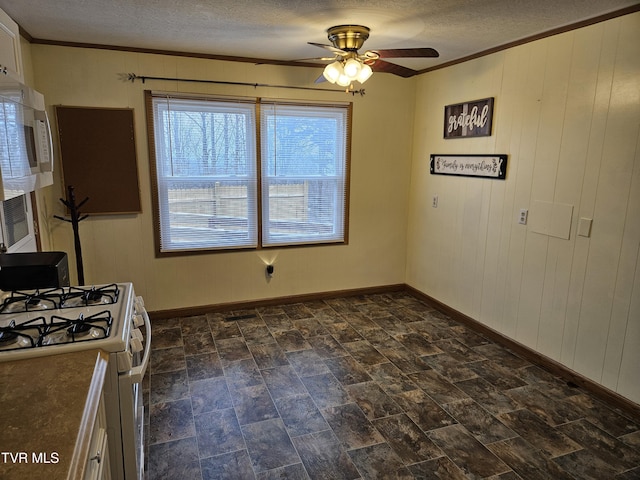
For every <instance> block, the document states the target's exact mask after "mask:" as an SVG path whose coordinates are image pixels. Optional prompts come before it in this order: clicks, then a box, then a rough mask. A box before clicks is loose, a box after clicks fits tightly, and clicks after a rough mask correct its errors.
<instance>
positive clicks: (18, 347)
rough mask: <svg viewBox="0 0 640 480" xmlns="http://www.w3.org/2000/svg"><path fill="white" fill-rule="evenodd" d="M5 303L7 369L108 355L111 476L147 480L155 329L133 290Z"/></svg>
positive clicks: (1, 356) (12, 298)
mask: <svg viewBox="0 0 640 480" xmlns="http://www.w3.org/2000/svg"><path fill="white" fill-rule="evenodd" d="M1 300H2V301H1V303H0V361H11V360H18V359H26V358H33V357H36V356H45V355H53V354H57V353H66V352H71V351H77V350H82V349H94V348H96V349H97V348H99V349H102V350H103V351H105V352H108V354H109V365H108V368H107V374H106V378H105V384H104V390H103V394H104V403H105V411H106V416H107V440H108V443H109V460H110V467H111V475H112V477H113V478H114V479H116V480H125V479H126V480H134V479H135V480H141V479H142V478H144V406H143V399H142V378H143V377H144V374H145V371H146V369H147V366H148V365H149V355H150V352H151V324H150V322H149V316H148V315H147V312H146V310H145V308H144V303H143V301H142V298H141V297H136V295H135V292H134V289H133V285H132V284H131V283H118V284H111V285H100V286H90V287H61V288H54V289H42V290H37V291H29V292H19V291H14V292H5V293H4V294H3V295H2V298H1ZM143 325H144V327H145V330H144V332H145V333H144V334H143V333H142V331H141V330H140V328H139V327H141V326H143Z"/></svg>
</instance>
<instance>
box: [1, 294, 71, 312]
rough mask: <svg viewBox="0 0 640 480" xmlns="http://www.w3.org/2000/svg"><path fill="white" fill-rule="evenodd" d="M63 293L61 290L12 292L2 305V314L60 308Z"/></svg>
mask: <svg viewBox="0 0 640 480" xmlns="http://www.w3.org/2000/svg"><path fill="white" fill-rule="evenodd" d="M63 293H64V291H63V290H62V289H59V288H55V289H52V290H44V291H40V290H36V291H35V292H21V291H15V292H11V294H10V295H9V296H8V297H7V298H5V299H4V301H3V302H2V305H0V313H23V312H34V311H41V310H54V309H56V308H60V304H61V303H62V295H63Z"/></svg>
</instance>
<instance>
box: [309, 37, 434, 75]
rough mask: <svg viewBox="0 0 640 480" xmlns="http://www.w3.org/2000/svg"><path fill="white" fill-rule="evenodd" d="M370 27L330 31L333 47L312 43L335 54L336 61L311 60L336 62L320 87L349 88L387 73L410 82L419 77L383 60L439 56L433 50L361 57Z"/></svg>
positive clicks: (389, 51)
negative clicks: (326, 82)
mask: <svg viewBox="0 0 640 480" xmlns="http://www.w3.org/2000/svg"><path fill="white" fill-rule="evenodd" d="M369 32H370V30H369V27H365V26H363V25H337V26H335V27H331V28H329V29H328V30H327V37H328V38H329V41H330V42H331V43H332V45H324V44H322V43H313V42H308V43H309V45H314V46H316V47H320V48H324V49H326V50H329V51H330V52H331V53H333V56H332V57H321V58H313V59H308V60H319V61H332V63H330V64H328V65H327V66H326V67H325V69H324V71H323V74H322V75H321V76H320V77H318V79H317V80H316V83H319V82H323V81H325V80H327V81H329V82H331V83H336V84H338V85H340V86H342V87H347V86H349V85H351V84H352V82H353V81H358V82H360V83H364V82H365V81H366V80H367V79H368V78H369V77H370V76H371V74H372V73H373V72H386V73H392V74H394V75H398V76H400V77H404V78H408V77H411V76H413V75H415V74H417V73H418V71H417V70H413V69H411V68H408V67H404V66H402V65H398V64H395V63H391V62H387V61H386V60H382V59H383V58H433V57H438V56H439V54H438V52H437V51H436V50H434V49H433V48H396V49H385V50H367V51H365V52H364V53H360V52H359V51H358V50H360V48H362V45H363V44H364V42H365V40H366V39H367V38H369Z"/></svg>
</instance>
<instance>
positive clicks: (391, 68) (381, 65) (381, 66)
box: [371, 60, 418, 78]
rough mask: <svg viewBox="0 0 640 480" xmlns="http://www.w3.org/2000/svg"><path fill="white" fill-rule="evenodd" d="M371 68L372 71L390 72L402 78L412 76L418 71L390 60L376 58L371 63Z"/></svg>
mask: <svg viewBox="0 0 640 480" xmlns="http://www.w3.org/2000/svg"><path fill="white" fill-rule="evenodd" d="M371 69H372V70H373V71H374V72H382V73H392V74H393V75H398V76H399V77H403V78H409V77H413V76H414V75H416V74H417V73H418V71H417V70H413V69H411V68H407V67H403V66H402V65H397V64H395V63H391V62H385V61H384V60H376V62H375V63H374V64H373V65H371Z"/></svg>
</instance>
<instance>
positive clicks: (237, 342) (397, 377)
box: [143, 292, 640, 480]
mask: <svg viewBox="0 0 640 480" xmlns="http://www.w3.org/2000/svg"><path fill="white" fill-rule="evenodd" d="M152 328H153V336H152V338H153V345H152V356H151V361H150V368H149V370H148V372H147V373H148V374H147V375H146V376H145V379H144V382H143V395H144V396H143V399H144V404H145V414H146V419H147V420H148V422H147V425H145V435H146V445H145V452H146V471H147V472H146V473H147V480H159V479H165V478H167V479H174V478H176V479H177V478H185V479H190V480H191V479H194V480H200V479H202V480H209V479H241V480H250V479H259V480H268V479H275V478H288V479H300V480H309V479H311V480H320V479H329V478H331V479H348V480H351V479H353V480H356V479H358V480H364V479H367V480H368V479H376V478H384V479H387V478H396V479H398V478H400V479H404V478H407V479H408V478H418V479H443V478H446V479H449V480H458V479H469V478H483V479H485V480H537V479H544V480H548V479H550V478H552V479H554V480H565V479H572V480H575V479H576V478H580V479H590V478H598V479H605V478H606V479H612V480H614V479H615V480H633V479H639V478H640V453H639V452H640V419H638V418H633V417H632V416H631V415H630V414H629V413H625V412H623V411H621V410H620V409H618V408H613V407H610V406H609V405H607V404H606V403H605V402H604V401H603V400H602V399H598V398H595V397H594V396H592V395H591V394H589V393H588V392H585V391H583V390H581V389H580V388H577V387H576V386H575V385H572V384H568V383H567V382H565V381H563V380H562V379H560V378H558V377H556V376H554V375H553V374H551V373H549V372H547V371H545V370H543V369H542V368H540V367H538V366H535V365H533V364H531V363H529V362H527V361H526V360H524V359H522V358H520V357H519V356H517V355H515V354H513V353H512V352H510V351H509V350H507V349H505V348H504V347H502V346H500V345H498V344H496V343H493V342H491V341H489V340H488V339H486V338H484V337H483V336H481V335H478V334H477V333H475V332H473V331H472V330H470V329H469V328H468V327H467V326H464V325H460V324H457V323H456V322H454V321H453V320H451V319H450V318H449V317H447V315H445V314H443V313H441V312H438V311H436V310H434V309H433V308H432V307H430V306H427V305H425V304H423V303H422V302H421V301H419V300H418V299H417V298H415V297H413V296H411V295H410V294H408V293H405V292H393V293H388V294H377V295H359V296H353V297H344V298H334V299H327V300H316V301H312V302H306V303H297V304H294V305H279V306H278V305H276V306H268V307H260V308H257V309H251V308H250V309H244V310H232V311H227V312H212V313H208V314H206V315H198V316H192V317H185V318H172V319H163V320H157V321H153V323H152Z"/></svg>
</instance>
